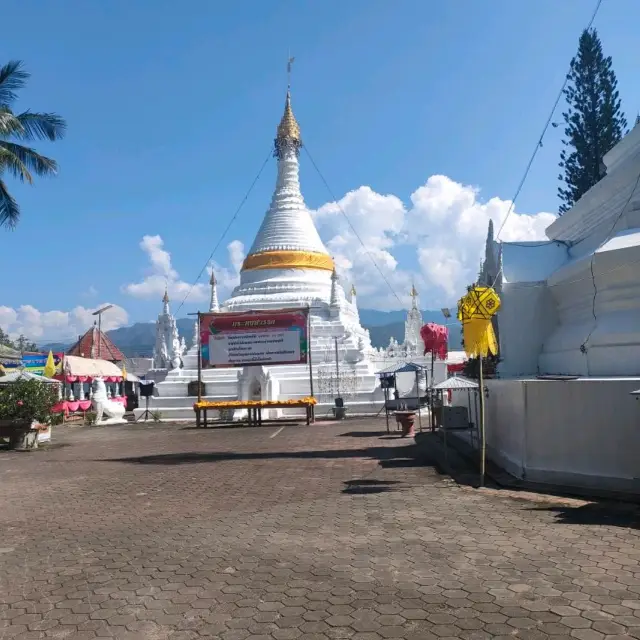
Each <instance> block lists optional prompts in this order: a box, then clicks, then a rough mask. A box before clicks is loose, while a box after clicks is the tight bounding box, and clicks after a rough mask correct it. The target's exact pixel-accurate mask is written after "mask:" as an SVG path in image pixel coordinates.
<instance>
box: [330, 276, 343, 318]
mask: <svg viewBox="0 0 640 640" xmlns="http://www.w3.org/2000/svg"><path fill="white" fill-rule="evenodd" d="M329 306H330V307H332V308H335V309H337V308H338V307H339V306H340V299H339V298H338V274H337V272H336V270H335V269H334V270H333V272H332V273H331V299H330V301H329Z"/></svg>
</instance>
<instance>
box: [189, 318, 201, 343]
mask: <svg viewBox="0 0 640 640" xmlns="http://www.w3.org/2000/svg"><path fill="white" fill-rule="evenodd" d="M199 341H200V337H199V336H198V321H197V320H196V321H195V322H194V323H193V344H192V345H191V346H192V347H197V346H198V342H199Z"/></svg>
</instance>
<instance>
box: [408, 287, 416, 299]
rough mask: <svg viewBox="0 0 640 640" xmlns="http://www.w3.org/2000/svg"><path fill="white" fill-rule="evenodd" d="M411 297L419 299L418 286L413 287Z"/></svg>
mask: <svg viewBox="0 0 640 640" xmlns="http://www.w3.org/2000/svg"><path fill="white" fill-rule="evenodd" d="M409 295H410V296H411V297H412V298H417V297H418V291H417V289H416V286H415V285H414V284H412V285H411V293H410V294H409Z"/></svg>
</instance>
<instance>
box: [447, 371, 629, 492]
mask: <svg viewBox="0 0 640 640" xmlns="http://www.w3.org/2000/svg"><path fill="white" fill-rule="evenodd" d="M486 384H487V388H488V390H489V396H488V398H487V401H486V435H487V449H488V453H489V457H490V458H492V459H493V460H494V461H495V462H496V463H498V464H499V465H501V466H502V467H504V468H505V469H506V470H507V471H509V472H510V473H512V474H513V475H515V476H517V477H521V478H522V477H524V478H526V479H528V480H530V481H534V482H548V483H560V484H567V485H573V486H577V487H585V488H589V487H592V488H593V487H597V488H600V489H608V490H614V491H637V489H638V488H640V483H639V482H638V478H639V476H640V473H639V472H638V451H640V429H638V424H639V422H640V401H639V400H638V399H636V398H635V397H634V396H631V395H630V392H631V391H633V390H635V389H637V388H638V387H640V378H582V379H576V380H567V381H558V380H536V379H522V380H487V383H486ZM454 402H457V403H459V404H465V403H466V399H463V398H462V396H460V397H459V399H458V400H456V399H454Z"/></svg>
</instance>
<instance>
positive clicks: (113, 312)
mask: <svg viewBox="0 0 640 640" xmlns="http://www.w3.org/2000/svg"><path fill="white" fill-rule="evenodd" d="M107 304H109V303H108V302H105V303H104V304H101V305H98V306H96V307H94V308H92V309H89V308H86V307H81V306H78V307H75V308H74V309H72V310H71V311H39V310H38V309H36V308H35V307H33V306H31V305H28V304H26V305H22V306H21V307H18V308H17V309H13V308H11V307H0V327H2V329H3V330H4V331H6V332H7V333H8V334H9V335H10V336H11V337H12V338H16V337H18V336H19V335H20V334H23V335H25V336H26V337H27V338H29V339H30V340H33V341H35V342H39V343H42V342H53V341H63V342H64V341H73V340H75V339H77V337H78V336H79V335H80V334H83V333H84V332H85V331H86V330H87V329H88V328H89V327H90V326H91V325H92V324H93V322H94V321H95V319H96V318H95V317H94V316H92V315H91V314H92V313H93V312H94V311H96V310H97V309H100V308H102V307H104V306H106V305H107ZM128 321H129V317H128V315H127V312H126V311H125V310H124V309H123V308H122V307H120V306H118V305H114V306H113V307H112V308H111V309H109V311H106V312H105V313H104V314H103V315H102V330H103V331H109V330H110V329H117V328H118V327H122V326H125V325H126V324H127V323H128Z"/></svg>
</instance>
